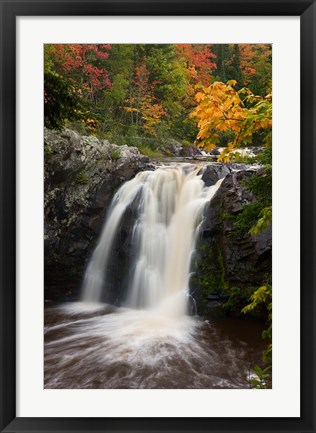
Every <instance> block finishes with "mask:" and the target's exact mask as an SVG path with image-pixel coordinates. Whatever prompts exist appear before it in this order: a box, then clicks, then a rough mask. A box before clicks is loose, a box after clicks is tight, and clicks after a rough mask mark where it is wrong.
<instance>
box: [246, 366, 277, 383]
mask: <svg viewBox="0 0 316 433" xmlns="http://www.w3.org/2000/svg"><path fill="white" fill-rule="evenodd" d="M271 368H272V367H271V365H268V366H267V367H265V368H262V367H260V366H259V365H255V366H254V367H253V368H252V369H251V372H252V373H253V374H254V375H255V376H254V377H251V378H250V384H251V386H252V388H256V389H266V388H268V382H270V378H271Z"/></svg>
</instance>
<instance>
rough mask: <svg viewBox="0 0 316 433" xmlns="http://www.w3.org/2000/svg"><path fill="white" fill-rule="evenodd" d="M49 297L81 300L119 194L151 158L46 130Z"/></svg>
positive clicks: (132, 149) (132, 150)
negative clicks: (92, 258)
mask: <svg viewBox="0 0 316 433" xmlns="http://www.w3.org/2000/svg"><path fill="white" fill-rule="evenodd" d="M44 146H45V148H44V150H45V197H44V206H45V224H44V239H45V297H46V298H48V299H62V300H65V299H76V298H77V297H78V289H79V288H80V284H81V279H82V276H83V272H84V268H85V263H86V261H87V258H88V257H89V255H90V254H91V250H92V249H93V247H94V245H95V243H96V241H97V239H98V235H99V233H100V230H101V228H102V223H103V220H104V216H105V213H106V210H107V208H108V206H109V204H110V202H111V199H112V197H113V195H114V193H115V191H116V190H117V189H118V188H119V187H120V185H121V184H122V183H124V182H126V181H127V180H129V179H131V178H132V177H134V176H135V175H136V173H138V172H139V171H141V170H145V169H150V168H152V167H151V164H150V163H149V159H148V157H146V156H144V155H141V154H140V153H139V151H138V149H137V148H135V147H129V146H117V145H115V144H110V143H109V142H108V141H107V140H99V139H97V138H96V137H93V136H89V137H83V136H80V135H79V134H77V133H76V132H74V131H71V130H64V131H63V132H61V133H60V132H55V131H50V130H45V132H44Z"/></svg>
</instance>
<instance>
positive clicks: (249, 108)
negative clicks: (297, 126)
mask: <svg viewBox="0 0 316 433" xmlns="http://www.w3.org/2000/svg"><path fill="white" fill-rule="evenodd" d="M235 85H236V81H234V80H231V81H228V82H227V84H224V83H222V82H218V81H216V82H214V83H213V84H211V85H210V86H209V87H201V88H200V90H199V91H198V92H197V94H196V95H195V98H196V100H197V102H198V105H197V107H196V108H195V109H194V111H193V112H192V113H191V116H192V117H193V118H194V119H196V121H197V124H198V128H199V132H198V135H197V140H196V141H197V144H198V145H199V146H200V147H203V148H204V149H206V150H210V149H211V148H213V147H215V146H216V145H217V144H218V143H219V141H220V139H219V133H220V132H227V133H230V136H231V140H230V141H229V143H228V145H227V148H226V149H225V150H224V151H223V152H222V154H221V159H222V160H224V161H228V160H229V159H230V158H231V155H232V152H233V151H234V150H235V149H236V148H238V147H240V146H241V145H249V144H252V139H253V135H254V134H255V133H256V132H260V131H264V132H265V138H264V141H265V144H266V145H267V146H271V133H272V101H271V99H272V97H271V94H269V95H267V96H265V97H264V98H263V97H260V96H255V95H254V94H253V93H252V92H251V91H250V90H249V89H247V88H242V89H240V90H236V89H235Z"/></svg>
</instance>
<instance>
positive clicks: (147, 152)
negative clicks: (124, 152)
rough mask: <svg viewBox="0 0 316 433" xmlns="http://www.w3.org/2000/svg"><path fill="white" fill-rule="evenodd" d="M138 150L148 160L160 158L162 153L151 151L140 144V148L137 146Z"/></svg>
mask: <svg viewBox="0 0 316 433" xmlns="http://www.w3.org/2000/svg"><path fill="white" fill-rule="evenodd" d="M138 150H139V151H140V153H142V154H143V155H146V156H148V157H149V158H157V157H159V156H162V153H161V152H160V151H159V150H157V149H152V148H151V147H150V146H148V145H146V144H141V145H140V146H138Z"/></svg>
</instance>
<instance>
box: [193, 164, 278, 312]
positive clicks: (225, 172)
mask: <svg viewBox="0 0 316 433" xmlns="http://www.w3.org/2000/svg"><path fill="white" fill-rule="evenodd" d="M254 173H258V174H259V175H260V173H262V174H263V170H262V168H260V167H253V166H246V165H245V164H227V165H222V164H212V165H210V166H209V167H208V168H207V170H206V171H205V173H204V175H203V179H204V181H205V182H206V184H208V185H213V184H214V183H216V181H217V180H218V179H220V178H222V177H224V176H226V177H225V179H224V181H223V182H222V184H221V187H220V188H219V190H218V191H217V193H216V196H215V197H214V198H213V200H212V202H211V205H210V206H209V207H208V208H207V209H206V210H205V215H204V216H205V220H204V222H203V225H202V227H201V231H200V237H199V240H198V244H197V248H196V257H195V271H196V272H195V274H194V276H193V278H192V280H191V292H192V294H193V296H194V297H195V299H196V301H197V305H198V310H199V312H200V313H201V312H203V313H207V307H208V306H209V307H211V305H210V302H209V300H210V297H211V298H212V300H213V301H214V299H215V298H218V300H222V299H225V293H226V294H227V293H228V292H229V289H231V288H232V287H237V288H240V289H241V290H243V289H246V288H249V287H256V285H257V286H258V287H259V285H261V284H262V283H263V282H264V281H268V280H269V279H271V273H272V270H271V266H272V227H271V226H270V227H268V229H266V230H265V231H264V232H262V233H260V234H258V235H255V236H251V235H248V234H243V235H240V234H237V233H236V232H235V231H234V230H233V218H232V217H233V216H235V215H237V214H238V213H239V212H240V211H241V209H242V207H243V205H245V204H247V203H253V202H254V201H255V197H254V196H253V194H252V193H251V192H250V191H248V190H246V189H245V188H244V187H243V185H242V181H243V180H244V179H245V178H247V177H249V176H252V175H253V174H254ZM215 300H216V299H215Z"/></svg>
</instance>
